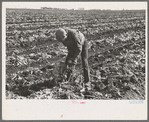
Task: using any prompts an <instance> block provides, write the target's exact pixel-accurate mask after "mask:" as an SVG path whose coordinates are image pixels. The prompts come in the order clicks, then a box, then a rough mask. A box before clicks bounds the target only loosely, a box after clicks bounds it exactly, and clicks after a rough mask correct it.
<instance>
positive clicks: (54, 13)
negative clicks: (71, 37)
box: [5, 9, 146, 100]
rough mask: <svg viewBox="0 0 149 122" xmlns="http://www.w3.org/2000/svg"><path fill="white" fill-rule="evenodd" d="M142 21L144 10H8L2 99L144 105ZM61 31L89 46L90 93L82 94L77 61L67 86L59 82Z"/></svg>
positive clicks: (64, 53) (63, 53)
mask: <svg viewBox="0 0 149 122" xmlns="http://www.w3.org/2000/svg"><path fill="white" fill-rule="evenodd" d="M145 20H146V18H145V10H131V11H130V10H129V11H128V10H122V11H109V10H61V9H58V10H43V9H7V10H6V83H5V84H6V91H5V94H6V99H55V100H58V99H92V100H132V99H133V100H140V99H142V100H144V99H145V95H146V93H145V89H146V88H145V86H146V82H145V81H146V80H145V74H146V72H145V69H146V67H145V63H146V60H145V58H146V53H145V51H146V49H145V45H146V41H145V36H146V35H145V33H146V29H145V28H146V21H145ZM60 27H62V28H65V27H68V28H72V29H78V30H80V31H81V32H82V33H83V34H84V35H85V37H86V38H87V40H88V44H89V57H88V62H89V68H90V73H91V83H92V89H91V90H90V91H86V92H81V89H82V87H83V74H82V69H81V66H82V65H81V60H80V59H79V60H78V64H77V66H76V71H75V73H74V74H73V75H74V76H73V77H72V78H71V80H70V82H65V81H64V80H61V78H60V75H59V71H60V70H61V66H62V63H63V62H64V61H65V58H66V56H67V49H66V47H64V46H63V45H62V44H61V43H58V42H57V41H56V39H55V32H56V30H57V29H58V28H60ZM93 50H94V51H95V52H94V51H93Z"/></svg>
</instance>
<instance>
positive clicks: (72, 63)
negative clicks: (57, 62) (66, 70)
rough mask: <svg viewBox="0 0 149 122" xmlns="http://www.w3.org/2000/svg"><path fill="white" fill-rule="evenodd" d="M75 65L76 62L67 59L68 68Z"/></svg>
mask: <svg viewBox="0 0 149 122" xmlns="http://www.w3.org/2000/svg"><path fill="white" fill-rule="evenodd" d="M76 63H77V61H74V60H72V59H69V60H68V66H70V67H72V66H74V65H76Z"/></svg>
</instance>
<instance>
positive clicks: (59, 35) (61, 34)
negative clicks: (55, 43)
mask: <svg viewBox="0 0 149 122" xmlns="http://www.w3.org/2000/svg"><path fill="white" fill-rule="evenodd" d="M66 34H67V33H66V31H65V30H64V29H62V28H60V29H58V30H57V31H56V34H55V35H56V39H57V40H61V39H62V38H63V37H64V36H65V35H66Z"/></svg>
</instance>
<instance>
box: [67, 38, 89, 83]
mask: <svg viewBox="0 0 149 122" xmlns="http://www.w3.org/2000/svg"><path fill="white" fill-rule="evenodd" d="M72 57H73V51H69V50H68V55H67V57H66V61H65V64H66V65H67V63H68V60H69V59H71V58H72ZM81 60H82V66H83V73H84V82H85V83H86V82H89V81H90V70H89V65H88V43H87V41H85V42H84V45H83V46H82V52H81Z"/></svg>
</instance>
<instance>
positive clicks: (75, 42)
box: [63, 29, 85, 63]
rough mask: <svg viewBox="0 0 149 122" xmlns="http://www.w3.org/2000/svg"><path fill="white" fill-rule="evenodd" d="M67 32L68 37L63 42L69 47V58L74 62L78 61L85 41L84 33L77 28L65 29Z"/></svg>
mask: <svg viewBox="0 0 149 122" xmlns="http://www.w3.org/2000/svg"><path fill="white" fill-rule="evenodd" d="M65 31H66V32H67V38H66V39H65V41H64V42H63V44H64V45H65V46H66V47H67V49H68V56H67V58H71V59H72V61H73V62H74V63H76V62H77V59H78V57H79V56H80V54H81V52H82V46H83V45H84V42H85V37H84V35H83V34H82V33H81V32H80V31H78V30H75V29H65Z"/></svg>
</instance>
